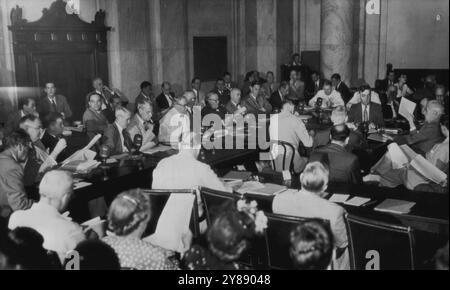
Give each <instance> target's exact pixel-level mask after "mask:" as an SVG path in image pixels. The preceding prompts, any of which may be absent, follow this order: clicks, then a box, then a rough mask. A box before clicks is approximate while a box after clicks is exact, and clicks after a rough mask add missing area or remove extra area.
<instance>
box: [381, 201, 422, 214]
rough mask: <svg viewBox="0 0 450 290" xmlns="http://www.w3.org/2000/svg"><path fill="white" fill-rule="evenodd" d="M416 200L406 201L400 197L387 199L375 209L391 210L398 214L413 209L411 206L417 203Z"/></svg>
mask: <svg viewBox="0 0 450 290" xmlns="http://www.w3.org/2000/svg"><path fill="white" fill-rule="evenodd" d="M415 204H416V203H415V202H410V201H404V200H399V199H386V200H385V201H383V202H382V203H380V204H379V205H378V206H376V207H375V210H377V211H381V212H390V213H396V214H406V213H409V212H410V211H411V208H412V207H413V206H414V205H415Z"/></svg>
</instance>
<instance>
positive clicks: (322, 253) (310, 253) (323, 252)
mask: <svg viewBox="0 0 450 290" xmlns="http://www.w3.org/2000/svg"><path fill="white" fill-rule="evenodd" d="M290 241H291V247H290V249H289V253H290V256H291V259H292V262H293V264H294V267H295V268H296V269H298V270H327V269H330V265H331V258H332V255H333V235H332V233H331V231H330V229H329V228H326V227H325V226H324V225H322V224H321V223H319V222H317V221H307V222H304V223H302V224H301V225H299V226H297V227H296V228H295V229H294V230H293V231H292V232H291V237H290Z"/></svg>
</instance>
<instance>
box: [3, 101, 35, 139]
mask: <svg viewBox="0 0 450 290" xmlns="http://www.w3.org/2000/svg"><path fill="white" fill-rule="evenodd" d="M26 115H34V116H36V117H39V113H38V112H37V110H36V101H35V100H34V99H32V98H28V97H27V98H22V99H20V100H19V110H18V111H14V112H12V113H11V114H9V116H8V119H7V121H6V124H5V135H8V134H10V133H12V132H14V131H15V130H17V129H19V123H20V119H22V118H23V117H25V116H26Z"/></svg>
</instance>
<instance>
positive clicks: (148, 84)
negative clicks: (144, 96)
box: [141, 81, 152, 90]
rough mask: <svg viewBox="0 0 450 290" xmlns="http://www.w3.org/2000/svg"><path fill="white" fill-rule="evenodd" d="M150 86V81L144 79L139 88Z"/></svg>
mask: <svg viewBox="0 0 450 290" xmlns="http://www.w3.org/2000/svg"><path fill="white" fill-rule="evenodd" d="M151 86H152V83H150V82H148V81H144V82H142V83H141V90H143V89H145V88H148V87H151Z"/></svg>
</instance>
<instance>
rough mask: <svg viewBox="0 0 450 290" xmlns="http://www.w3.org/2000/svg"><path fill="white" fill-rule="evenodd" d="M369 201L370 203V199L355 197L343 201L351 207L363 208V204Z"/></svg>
mask: <svg viewBox="0 0 450 290" xmlns="http://www.w3.org/2000/svg"><path fill="white" fill-rule="evenodd" d="M369 201H370V198H365V197H359V196H355V197H353V198H351V199H349V200H347V201H345V202H344V204H346V205H352V206H363V205H364V204H366V203H368V202H369Z"/></svg>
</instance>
